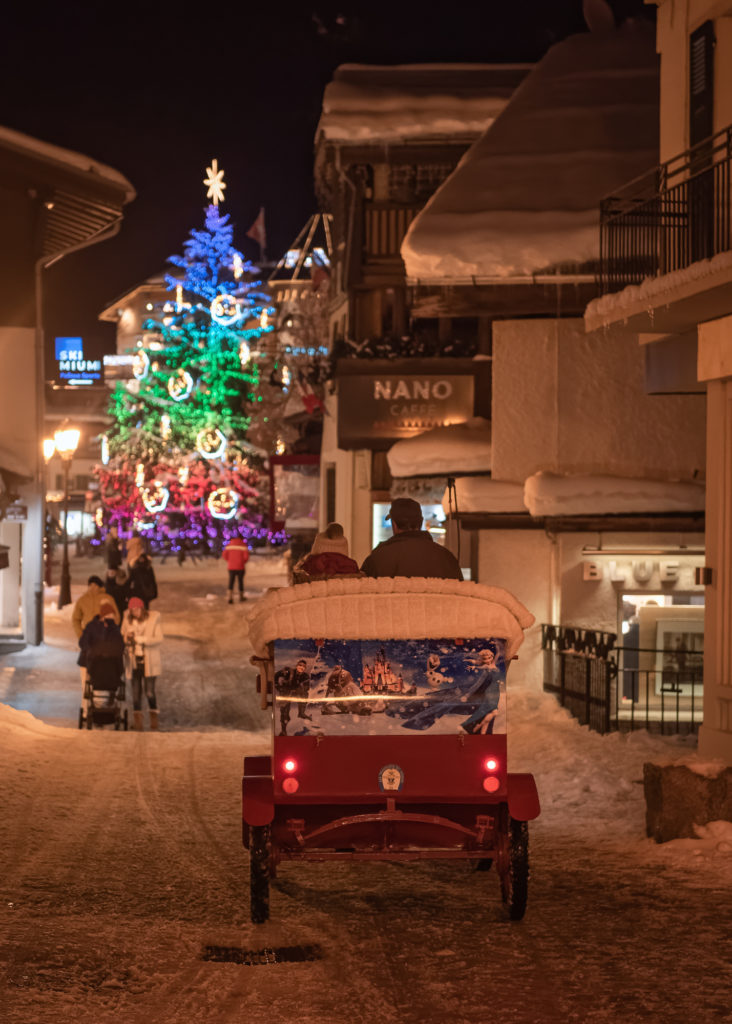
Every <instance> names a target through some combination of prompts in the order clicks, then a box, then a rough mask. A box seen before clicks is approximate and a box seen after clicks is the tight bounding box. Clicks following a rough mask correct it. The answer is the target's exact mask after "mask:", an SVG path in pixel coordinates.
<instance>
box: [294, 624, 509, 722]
mask: <svg viewBox="0 0 732 1024" xmlns="http://www.w3.org/2000/svg"><path fill="white" fill-rule="evenodd" d="M274 667H275V673H274V695H275V733H276V734H277V735H280V736H284V735H289V736H314V735H338V736H344V735H354V736H355V735H360V736H363V735H384V734H396V735H401V736H409V735H412V736H419V735H425V734H429V735H436V734H455V733H470V734H497V733H505V732H506V692H505V691H506V662H505V641H504V640H502V639H497V638H490V639H485V640H464V641H456V640H452V639H444V640H435V639H430V640H384V641H378V640H325V641H315V640H293V639H290V640H277V641H276V642H275V666H274Z"/></svg>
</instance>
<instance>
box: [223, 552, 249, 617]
mask: <svg viewBox="0 0 732 1024" xmlns="http://www.w3.org/2000/svg"><path fill="white" fill-rule="evenodd" d="M222 554H223V556H224V558H225V559H226V564H227V566H228V568H229V604H233V603H234V582H235V581H238V583H239V600H240V601H246V597H245V596H244V570H245V569H246V564H247V562H248V561H249V548H248V547H247V545H246V544H245V542H244V541H243V540H242V538H241V537H232V538H231V540H230V541H229V543H228V544H227V545H226V547H225V548H224V550H223V552H222Z"/></svg>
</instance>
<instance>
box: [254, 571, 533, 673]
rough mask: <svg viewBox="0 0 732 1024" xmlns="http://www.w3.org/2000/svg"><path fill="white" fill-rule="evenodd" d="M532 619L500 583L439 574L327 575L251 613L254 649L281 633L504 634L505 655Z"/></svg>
mask: <svg viewBox="0 0 732 1024" xmlns="http://www.w3.org/2000/svg"><path fill="white" fill-rule="evenodd" d="M533 622H534V616H533V615H532V614H531V612H529V611H528V610H527V609H526V608H525V607H524V606H523V605H522V604H521V602H520V601H518V600H517V599H516V598H515V597H514V596H513V594H510V593H509V592H508V591H507V590H502V589H501V588H500V587H489V586H483V585H482V584H479V583H471V582H463V581H460V580H441V579H421V578H419V579H417V578H414V579H406V578H403V577H397V578H379V579H371V578H368V579H337V578H334V579H330V580H321V581H318V582H317V583H302V584H298V585H297V586H294V587H285V588H282V589H280V590H271V591H269V592H268V593H267V594H266V595H265V596H264V598H262V600H261V601H260V602H259V603H258V605H257V607H256V608H255V609H253V611H252V613H251V615H250V616H249V638H250V640H251V643H252V646H253V648H254V652H255V654H257V655H259V656H260V657H265V656H266V655H267V644H268V643H269V642H270V641H272V640H276V639H278V638H282V639H298V638H310V637H323V638H325V639H328V640H356V639H374V640H408V639H414V640H420V639H425V638H430V637H434V638H440V637H465V638H466V639H467V638H472V637H490V636H495V637H501V638H503V639H505V640H506V644H507V649H506V654H507V657H509V658H510V657H513V655H514V654H515V653H516V651H517V650H518V649H519V647H520V646H521V643H522V642H523V631H524V630H525V629H528V628H529V626H531V625H533Z"/></svg>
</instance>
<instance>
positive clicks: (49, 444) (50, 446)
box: [43, 437, 56, 587]
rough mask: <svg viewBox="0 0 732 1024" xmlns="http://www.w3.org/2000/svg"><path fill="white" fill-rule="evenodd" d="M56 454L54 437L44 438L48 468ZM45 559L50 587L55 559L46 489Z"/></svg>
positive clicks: (47, 580) (44, 520) (46, 482)
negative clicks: (50, 533) (52, 550)
mask: <svg viewBox="0 0 732 1024" xmlns="http://www.w3.org/2000/svg"><path fill="white" fill-rule="evenodd" d="M55 453H56V442H55V441H54V439H53V438H52V437H46V438H44V440H43V461H44V462H45V463H46V466H48V463H49V462H50V461H51V459H52V458H53V456H54V455H55ZM45 484H46V487H47V486H48V474H46V481H45ZM43 558H44V562H45V572H44V574H43V575H44V579H45V582H46V586H47V587H50V586H51V578H52V571H53V558H52V552H51V538H50V536H49V529H48V507H47V504H46V495H45V489H44V495H43Z"/></svg>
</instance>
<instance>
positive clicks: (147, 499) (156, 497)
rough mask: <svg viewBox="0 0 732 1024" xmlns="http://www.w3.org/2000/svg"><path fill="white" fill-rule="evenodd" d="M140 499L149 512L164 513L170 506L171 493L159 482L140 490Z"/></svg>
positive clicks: (156, 481)
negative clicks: (166, 507)
mask: <svg viewBox="0 0 732 1024" xmlns="http://www.w3.org/2000/svg"><path fill="white" fill-rule="evenodd" d="M140 498H141V499H142V503H143V505H144V506H145V508H146V509H147V511H148V512H153V513H154V512H162V511H163V509H164V508H165V506H166V505H167V504H168V499H169V498H170V491H169V490H168V488H167V487H165V486H164V485H163V484H162V483H161V482H160V481H159V480H155V481H154V482H153V483H152V484H150V485H149V486H148V487H142V488H141V489H140Z"/></svg>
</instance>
